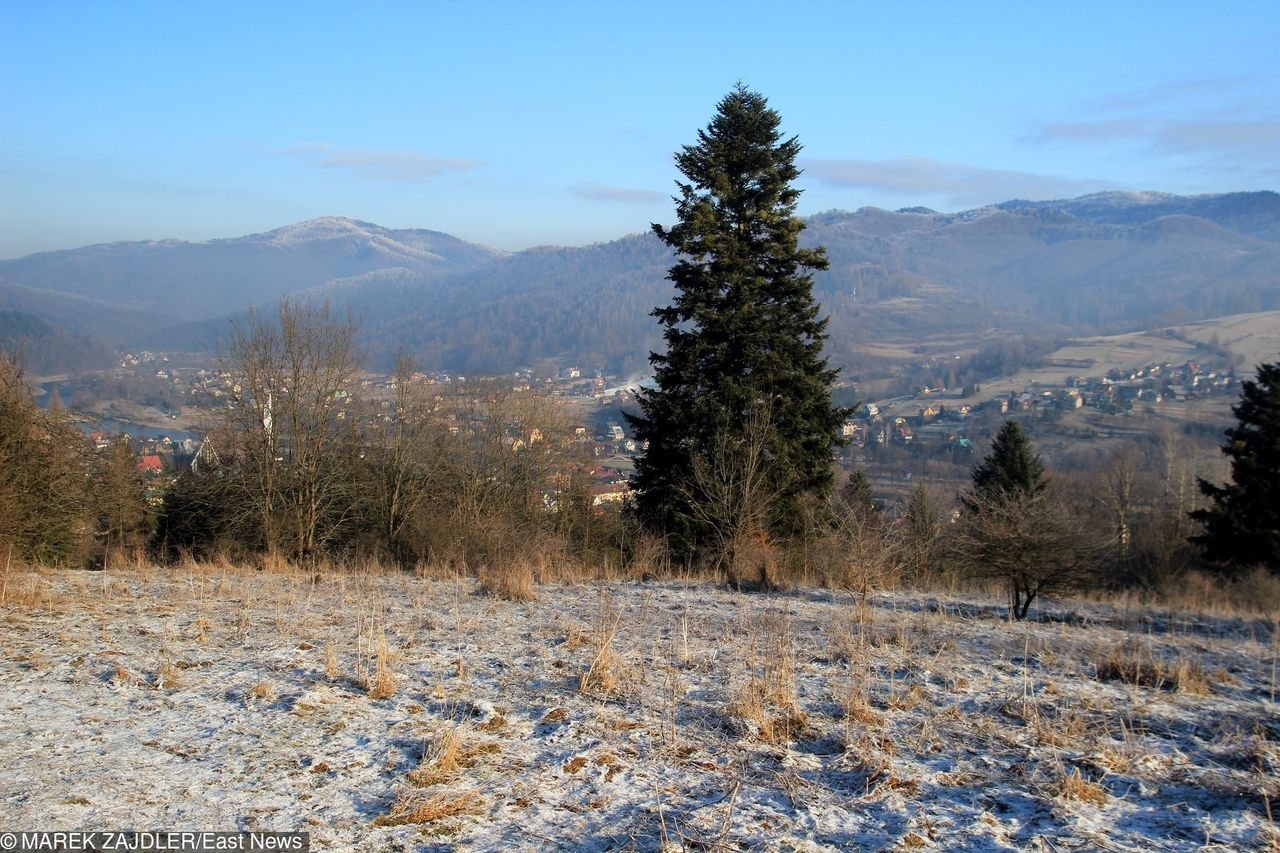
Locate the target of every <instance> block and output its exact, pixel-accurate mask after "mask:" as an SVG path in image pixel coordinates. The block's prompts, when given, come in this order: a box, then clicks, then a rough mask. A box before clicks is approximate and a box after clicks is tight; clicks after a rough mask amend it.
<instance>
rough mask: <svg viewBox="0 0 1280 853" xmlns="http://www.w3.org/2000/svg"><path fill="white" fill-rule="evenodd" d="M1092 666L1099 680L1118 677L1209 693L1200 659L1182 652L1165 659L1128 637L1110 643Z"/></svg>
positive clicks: (1159, 687)
mask: <svg viewBox="0 0 1280 853" xmlns="http://www.w3.org/2000/svg"><path fill="white" fill-rule="evenodd" d="M1096 666H1097V674H1098V679H1099V680H1100V681H1121V682H1124V683H1125V684H1134V685H1138V686H1141V687H1152V688H1155V689H1157V690H1176V691H1179V692H1181V693H1191V694H1194V695H1197V696H1204V695H1207V694H1208V693H1209V680H1208V678H1207V677H1206V676H1205V674H1204V670H1203V669H1202V668H1201V666H1200V661H1198V660H1196V659H1195V658H1191V657H1186V656H1183V657H1181V658H1179V660H1178V662H1177V663H1169V662H1168V661H1166V660H1164V659H1163V658H1161V657H1160V656H1159V655H1157V654H1156V653H1155V651H1154V650H1153V649H1152V648H1151V646H1149V645H1147V644H1145V643H1139V642H1136V641H1130V642H1126V643H1124V644H1123V645H1120V646H1113V647H1111V648H1110V649H1108V650H1107V652H1106V653H1105V654H1104V655H1102V656H1101V657H1099V658H1098V659H1097V660H1096Z"/></svg>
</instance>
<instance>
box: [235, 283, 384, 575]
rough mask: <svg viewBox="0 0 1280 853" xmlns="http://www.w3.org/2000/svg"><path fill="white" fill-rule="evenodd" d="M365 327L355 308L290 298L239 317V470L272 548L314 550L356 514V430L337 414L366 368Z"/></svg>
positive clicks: (299, 554)
mask: <svg viewBox="0 0 1280 853" xmlns="http://www.w3.org/2000/svg"><path fill="white" fill-rule="evenodd" d="M357 330H358V325H357V323H356V322H355V320H354V319H352V318H351V316H350V315H349V314H348V315H346V316H343V317H336V316H334V315H333V314H332V313H331V312H330V310H329V307H328V305H324V306H319V307H317V306H315V305H312V304H309V303H293V302H290V301H288V300H285V301H283V302H281V304H280V307H279V309H278V310H277V312H276V315H275V316H274V317H270V318H264V317H261V316H258V315H253V314H251V315H250V317H249V319H248V320H247V321H245V322H244V323H236V324H233V327H232V331H231V341H230V347H229V353H228V361H229V364H230V368H231V370H232V372H233V375H234V376H235V377H236V382H237V384H238V393H237V394H236V397H235V399H234V404H235V405H234V406H233V408H232V410H231V414H230V417H231V423H232V427H233V431H234V433H235V434H236V436H237V437H238V450H239V453H240V456H239V459H238V460H237V463H238V464H236V465H235V466H233V467H232V469H231V470H232V472H233V476H234V477H235V478H236V479H237V480H238V482H239V485H240V486H241V492H242V494H243V496H244V498H245V500H246V505H245V507H244V509H245V510H246V511H248V512H251V513H253V514H254V516H255V518H256V521H257V527H258V530H259V535H260V536H261V539H262V543H261V544H262V545H263V546H264V547H265V548H266V549H267V550H268V551H269V552H280V553H283V554H286V555H288V556H290V557H293V558H305V557H310V556H312V555H314V554H315V553H317V551H318V549H319V548H320V547H321V546H323V545H324V544H325V543H326V542H328V540H329V539H330V538H331V537H332V536H334V535H335V534H336V533H337V531H338V530H339V529H341V527H342V525H343V523H344V522H346V521H348V520H350V516H351V508H352V505H353V501H352V494H351V489H352V484H353V480H352V477H351V472H350V469H349V468H347V467H346V466H345V465H344V463H345V462H348V461H349V460H350V456H351V451H352V450H353V447H354V445H355V436H354V430H353V427H352V426H351V425H350V424H346V423H344V422H343V421H342V420H340V419H339V417H338V412H339V410H340V407H341V400H342V398H343V397H344V396H345V395H346V393H347V392H348V387H349V385H350V383H351V380H352V379H353V377H354V376H355V373H356V371H357V370H358V369H359V366H360V361H361V356H360V353H359V351H358V350H357V348H356V343H355V339H356V333H357Z"/></svg>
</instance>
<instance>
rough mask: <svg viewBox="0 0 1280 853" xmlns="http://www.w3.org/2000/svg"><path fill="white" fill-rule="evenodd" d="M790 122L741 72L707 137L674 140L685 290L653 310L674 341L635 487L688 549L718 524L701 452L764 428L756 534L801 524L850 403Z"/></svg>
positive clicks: (674, 276)
mask: <svg viewBox="0 0 1280 853" xmlns="http://www.w3.org/2000/svg"><path fill="white" fill-rule="evenodd" d="M779 124H780V117H779V115H778V113H777V112H776V111H774V110H772V109H770V108H769V106H768V102H767V101H766V100H765V98H764V97H763V96H761V95H760V94H758V93H756V92H753V91H751V90H750V89H748V88H746V87H745V86H744V85H742V84H741V83H740V84H738V85H737V86H736V87H735V88H734V89H733V90H732V91H731V92H729V94H728V95H726V96H725V97H724V98H723V99H722V100H721V101H720V103H719V105H718V106H717V109H716V114H715V115H714V116H713V117H712V119H711V122H710V123H709V124H708V126H707V127H706V129H705V130H701V131H699V132H698V141H697V144H696V145H689V146H685V147H684V148H683V149H682V150H681V151H680V152H678V153H677V154H676V157H675V160H676V165H677V167H678V168H679V170H680V172H681V174H682V175H683V176H684V178H685V180H684V181H678V182H677V187H678V190H679V191H678V194H677V196H676V198H675V203H676V218H677V220H678V221H677V223H676V224H675V225H674V226H672V227H671V228H664V227H662V226H661V225H656V224H655V225H654V226H653V230H654V233H656V234H657V235H658V237H660V238H661V239H662V240H663V242H665V243H666V244H667V245H668V246H670V247H671V248H672V249H673V250H674V251H675V253H676V256H677V257H676V261H675V263H674V265H673V266H672V267H671V268H670V270H669V273H668V278H669V279H670V280H671V281H672V282H673V283H674V284H675V290H676V295H675V299H674V301H673V302H672V304H671V305H669V306H667V307H663V308H658V309H656V310H655V311H654V312H653V313H654V316H655V317H657V318H658V322H659V323H660V324H661V326H662V327H663V337H664V339H665V341H666V351H665V352H663V353H653V354H651V356H650V362H651V363H652V365H653V367H654V371H655V380H656V387H655V388H653V389H650V390H646V391H644V392H643V393H642V394H641V395H640V405H641V409H642V413H641V414H640V415H636V416H632V417H631V418H630V422H631V424H632V426H633V427H634V429H635V433H636V436H637V438H639V439H640V440H641V441H642V442H647V447H646V450H645V452H644V453H643V455H642V456H641V457H640V458H639V459H638V460H637V463H636V474H635V476H634V479H633V487H634V489H635V491H636V510H637V513H638V516H639V518H640V520H641V521H642V522H643V523H644V524H646V526H648V527H650V529H654V530H657V531H659V532H661V533H664V534H666V535H668V537H669V541H670V542H671V544H672V545H673V546H674V547H675V549H676V551H677V553H681V552H683V553H684V554H685V555H692V554H694V553H696V552H697V551H698V550H699V548H701V547H702V546H703V545H705V544H706V543H707V541H708V540H709V539H710V538H711V536H710V535H709V531H708V529H707V527H708V525H707V524H706V523H705V513H701V514H700V513H699V512H697V511H695V510H696V509H697V507H696V506H695V504H697V503H698V502H699V501H701V496H700V489H699V487H698V484H697V482H696V480H697V478H696V477H695V474H694V472H695V469H696V468H697V460H698V458H699V457H700V456H706V455H708V454H711V453H718V454H719V455H723V453H722V452H721V451H723V448H724V447H725V446H726V442H728V443H729V445H730V446H731V445H732V442H734V441H742V442H748V441H749V442H751V443H752V444H753V445H754V444H755V443H756V442H758V441H759V439H760V434H761V431H762V430H763V431H764V432H765V434H766V436H765V439H764V441H765V454H764V457H765V459H764V462H765V463H767V470H768V472H769V478H770V481H771V482H770V488H769V489H767V490H765V491H766V492H767V494H768V503H769V511H768V513H767V515H768V521H767V527H768V528H769V529H768V530H767V531H756V534H757V535H762V536H763V535H765V534H768V535H770V536H772V537H777V536H780V535H781V536H785V535H788V534H791V533H794V532H795V531H797V530H798V529H799V528H800V526H801V525H802V521H801V515H802V511H801V506H802V503H803V501H802V498H803V497H804V496H805V495H811V496H815V497H818V498H825V497H827V496H828V495H829V494H830V492H831V488H832V485H833V449H834V447H835V445H836V444H837V442H838V439H837V429H838V427H839V424H840V423H841V421H842V420H843V419H844V418H845V417H846V412H845V411H844V410H841V409H838V408H835V407H834V406H833V405H832V403H831V394H830V386H831V383H832V381H833V380H834V379H835V376H836V373H837V371H835V370H833V369H830V368H829V367H828V365H827V361H826V359H825V358H824V357H823V355H822V348H823V344H824V342H825V341H826V323H827V321H826V319H825V318H820V317H819V316H818V305H817V303H816V302H815V301H814V299H813V295H812V277H811V273H812V271H813V270H822V269H826V267H827V259H826V255H825V253H824V251H823V250H822V249H821V248H817V249H802V248H800V247H799V245H798V238H799V235H800V232H801V230H803V228H804V225H803V223H802V222H801V220H800V219H799V218H798V217H797V216H795V207H796V202H797V200H798V199H799V196H800V190H798V189H796V188H795V187H794V186H793V185H792V183H793V182H794V181H795V179H796V178H797V177H798V176H799V174H800V172H799V170H798V169H797V168H796V166H795V159H796V155H797V154H798V153H799V151H800V143H799V142H798V141H797V139H796V138H795V137H791V138H785V137H784V136H783V134H782V132H781V131H780V130H779ZM747 425H750V427H749V429H748V426H747ZM748 433H750V435H748Z"/></svg>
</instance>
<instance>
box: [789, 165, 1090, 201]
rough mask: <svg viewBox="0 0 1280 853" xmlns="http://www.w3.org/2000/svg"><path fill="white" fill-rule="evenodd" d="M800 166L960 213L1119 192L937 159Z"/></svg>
mask: <svg viewBox="0 0 1280 853" xmlns="http://www.w3.org/2000/svg"><path fill="white" fill-rule="evenodd" d="M800 165H801V166H802V167H803V168H804V171H805V175H806V176H807V177H809V178H816V179H817V180H819V181H821V182H823V183H826V184H829V185H832V186H837V187H848V188H850V189H858V190H864V191H870V192H879V193H893V194H902V195H906V196H910V197H919V196H937V197H941V198H943V199H945V200H946V201H947V203H949V204H954V205H957V206H960V207H971V206H980V205H984V204H991V203H993V202H997V201H1006V200H1008V199H1012V198H1026V199H1048V198H1063V197H1069V196H1076V195H1081V194H1083V193H1088V192H1096V191H1098V190H1102V189H1108V188H1111V187H1113V184H1112V183H1111V182H1109V181H1102V180H1081V179H1077V178H1065V177H1061V176H1058V175H1040V174H1035V173H1033V172H1019V171H1014V170H1009V169H988V168H985V167H983V166H974V165H971V164H968V163H950V162H946V161H943V160H935V159H933V158H931V157H896V158H893V159H890V160H849V159H839V160H805V161H802V162H801V163H800Z"/></svg>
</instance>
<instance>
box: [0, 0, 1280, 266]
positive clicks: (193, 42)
mask: <svg viewBox="0 0 1280 853" xmlns="http://www.w3.org/2000/svg"><path fill="white" fill-rule="evenodd" d="M732 8H733V10H734V15H733V16H732V19H731V20H726V17H725V15H724V14H723V12H724V7H721V6H720V5H719V4H705V5H698V6H695V7H677V6H675V5H659V6H657V7H647V8H646V9H645V10H644V12H643V13H638V12H636V11H635V10H628V9H624V8H622V7H614V6H607V5H606V6H603V7H602V6H598V5H589V4H560V5H557V6H556V7H554V8H553V9H551V10H550V11H547V10H545V9H541V8H539V9H534V8H519V7H510V8H500V9H493V8H489V9H478V10H463V9H457V8H449V7H442V8H426V7H420V6H417V5H414V4H403V5H401V4H388V5H382V6H378V7H377V8H376V10H374V13H370V12H368V11H360V12H357V11H353V10H350V9H345V8H337V7H332V8H329V7H322V8H317V7H315V6H313V5H307V6H301V5H288V4H285V5H280V6H271V7H265V8H259V7H251V6H248V5H240V4H234V3H233V4H225V5H221V6H219V7H217V8H197V7H190V8H184V7H174V6H171V5H164V4H126V5H122V6H111V7H105V6H104V7H94V6H77V7H72V8H71V9H70V10H69V9H68V8H66V7H50V6H42V5H28V6H19V5H13V4H11V5H9V6H7V7H5V8H4V9H3V11H0V22H2V23H3V26H0V129H2V132H0V197H3V198H4V204H3V205H0V258H15V257H19V256H22V255H26V254H30V253H32V252H37V251H46V250H56V249H66V248H74V247H78V246H84V245H89V244H96V243H106V242H114V241H117V240H152V239H181V240H207V239H215V238H224V237H234V236H242V235H247V234H252V233H259V232H265V231H269V230H272V229H274V228H278V227H281V226H284V225H288V224H291V223H296V222H300V221H304V220H308V219H313V218H316V217H319V216H344V217H349V218H352V219H359V220H365V221H369V222H373V223H376V224H378V225H381V226H383V227H387V228H429V229H433V230H440V231H445V232H448V233H450V234H453V235H454V236H457V237H460V238H462V239H464V240H468V241H471V242H475V243H480V244H483V245H487V246H491V247H493V248H497V249H503V250H508V251H514V250H520V249H523V248H527V247H530V246H534V245H548V244H550V245H568V246H576V245H585V244H590V243H594V242H599V241H603V240H611V239H615V238H617V237H620V236H623V235H626V234H632V233H636V232H639V231H643V230H644V229H645V228H646V226H647V224H648V223H649V222H652V221H658V222H668V221H670V219H671V216H672V213H671V202H670V196H671V194H672V191H673V189H674V180H675V178H676V176H677V175H676V171H675V169H674V166H673V164H672V153H673V152H674V151H675V150H676V149H678V148H679V147H680V146H681V145H684V144H688V143H691V142H693V141H694V140H695V136H696V133H697V130H698V129H699V128H701V127H703V126H705V124H706V121H707V120H708V119H709V118H710V116H711V114H712V112H713V111H714V108H715V104H716V102H717V101H718V100H719V98H720V97H722V96H723V95H724V94H725V93H726V92H727V91H728V90H729V88H730V87H731V86H732V85H733V83H734V81H736V80H739V79H740V80H742V81H744V82H745V83H746V84H747V85H749V86H751V87H752V88H754V89H756V90H758V91H760V92H761V93H762V94H764V95H765V96H766V97H767V98H768V99H769V101H770V104H771V105H772V106H773V107H774V108H776V109H777V110H778V111H779V112H780V113H781V115H782V118H783V129H784V130H785V131H786V132H787V133H791V134H796V135H798V136H799V138H800V141H801V143H802V144H803V145H804V146H805V149H804V152H803V153H802V156H801V162H800V165H801V166H802V167H803V168H804V170H805V174H804V176H803V177H802V178H801V180H800V186H801V187H802V188H803V189H804V190H805V194H804V196H803V197H802V200H801V205H800V212H801V213H802V214H806V215H807V214H813V213H816V212H819V211H823V210H828V209H833V208H839V209H847V210H856V209H858V208H860V207H865V206H874V207H882V208H886V209H897V208H900V207H908V206H915V205H924V206H928V207H931V208H934V209H937V210H943V211H954V210H963V209H969V208H973V207H980V206H982V205H984V204H990V203H994V202H999V201H1004V200H1007V199H1011V198H1027V199H1032V200H1042V199H1050V198H1070V197H1075V196H1079V195H1084V194H1087V193H1091V192H1098V191H1105V190H1112V189H1124V190H1138V191H1146V190H1154V191H1160V192H1171V193H1178V194H1200V193H1216V192H1231V191H1248V190H1261V189H1271V188H1274V187H1276V186H1278V185H1280V180H1278V178H1280V154H1277V152H1278V151H1280V145H1278V143H1280V113H1277V112H1276V109H1275V106H1274V105H1275V104H1276V103H1277V102H1278V100H1277V97H1276V95H1277V94H1280V74H1277V72H1276V71H1275V70H1274V62H1273V60H1272V56H1273V52H1274V44H1275V42H1276V40H1277V36H1280V19H1278V18H1277V16H1275V15H1274V14H1271V9H1270V6H1269V5H1268V4H1264V3H1237V4H1231V5H1230V6H1227V7H1224V8H1220V9H1219V8H1214V9H1210V8H1207V7H1203V6H1201V5H1198V4H1191V3H1171V4H1167V5H1165V6H1163V7H1161V9H1160V15H1159V17H1158V19H1157V18H1154V17H1152V16H1151V15H1150V13H1147V12H1145V11H1144V10H1143V9H1140V8H1137V7H1133V8H1129V7H1120V8H1116V7H1114V6H1111V5H1105V4H1082V5H1076V6H1073V7H1071V8H1069V9H1068V8H1062V9H1046V8H1044V7H1009V6H1006V5H995V4H989V5H978V6H952V5H943V4H936V5H935V4H920V5H918V6H916V7H914V13H913V14H909V15H903V13H902V11H901V9H894V10H888V9H874V8H871V9H862V8H855V7H852V6H850V5H848V4H841V3H803V4H800V5H797V6H794V7H792V8H791V9H789V10H788V11H787V13H786V14H785V15H781V14H780V11H779V10H778V9H777V8H776V7H773V6H771V5H768V4H764V3H742V4H735V5H734V6H733V7H732Z"/></svg>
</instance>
